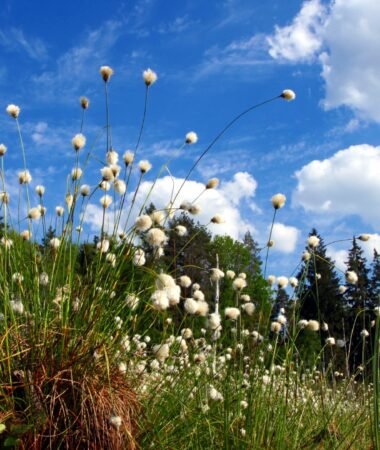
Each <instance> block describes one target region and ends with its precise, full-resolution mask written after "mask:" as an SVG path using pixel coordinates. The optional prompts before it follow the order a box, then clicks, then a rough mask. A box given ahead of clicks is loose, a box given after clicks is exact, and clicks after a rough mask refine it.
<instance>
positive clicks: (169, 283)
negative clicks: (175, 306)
mask: <svg viewBox="0 0 380 450" xmlns="http://www.w3.org/2000/svg"><path fill="white" fill-rule="evenodd" d="M174 286H176V284H175V280H174V278H173V277H172V276H171V275H169V274H167V273H160V274H159V275H158V277H157V278H156V288H157V289H159V290H162V289H168V288H172V287H174Z"/></svg>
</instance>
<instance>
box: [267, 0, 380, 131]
mask: <svg viewBox="0 0 380 450" xmlns="http://www.w3.org/2000/svg"><path fill="white" fill-rule="evenodd" d="M379 20H380V2H379V1H378V0H334V1H331V2H330V4H329V6H328V7H326V6H324V5H323V4H322V3H321V1H320V0H309V1H305V2H304V3H303V4H302V7H301V10H300V12H299V13H298V14H297V15H296V16H295V17H294V19H293V22H292V23H291V25H288V26H284V27H279V26H276V27H275V32H274V34H273V35H272V36H269V37H268V38H267V41H268V43H269V46H270V48H269V54H270V55H271V56H272V58H274V59H277V60H280V61H288V62H290V63H295V62H309V61H312V60H314V61H319V63H320V64H321V65H322V73H321V75H322V78H323V80H324V82H325V90H326V92H325V98H324V100H323V102H322V103H323V105H324V107H325V108H326V109H331V108H336V107H339V106H343V105H344V106H348V107H349V108H352V109H353V110H354V111H355V112H356V113H357V114H358V116H359V117H361V118H364V119H371V120H374V121H377V122H380V77H378V76H377V74H378V73H379V72H380V59H379V57H378V53H379V45H378V43H379V41H380V28H379V26H378V23H379ZM354 125H355V124H354ZM349 131H350V130H349Z"/></svg>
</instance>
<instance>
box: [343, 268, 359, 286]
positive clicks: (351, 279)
mask: <svg viewBox="0 0 380 450" xmlns="http://www.w3.org/2000/svg"><path fill="white" fill-rule="evenodd" d="M358 280H359V278H358V275H357V274H356V273H355V272H354V271H353V270H347V272H346V281H347V283H350V284H356V283H357V282H358Z"/></svg>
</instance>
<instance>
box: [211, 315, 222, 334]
mask: <svg viewBox="0 0 380 450" xmlns="http://www.w3.org/2000/svg"><path fill="white" fill-rule="evenodd" d="M221 322H222V319H221V317H220V315H219V314H218V313H212V314H210V315H209V317H208V327H209V328H210V330H218V329H219V328H220V325H221Z"/></svg>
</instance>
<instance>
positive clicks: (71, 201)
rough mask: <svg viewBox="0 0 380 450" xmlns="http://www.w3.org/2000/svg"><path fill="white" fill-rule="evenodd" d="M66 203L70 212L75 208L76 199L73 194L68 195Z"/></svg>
mask: <svg viewBox="0 0 380 450" xmlns="http://www.w3.org/2000/svg"><path fill="white" fill-rule="evenodd" d="M65 202H66V205H67V208H68V210H70V209H71V207H72V206H73V202H74V197H73V196H72V195H71V194H66V197H65Z"/></svg>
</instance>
